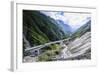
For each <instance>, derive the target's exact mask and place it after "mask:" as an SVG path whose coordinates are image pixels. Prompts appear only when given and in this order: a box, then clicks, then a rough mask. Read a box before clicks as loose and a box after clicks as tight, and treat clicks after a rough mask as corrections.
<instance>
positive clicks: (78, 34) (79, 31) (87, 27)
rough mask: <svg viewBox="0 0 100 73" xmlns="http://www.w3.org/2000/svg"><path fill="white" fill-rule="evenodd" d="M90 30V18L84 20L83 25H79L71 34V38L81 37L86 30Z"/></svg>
mask: <svg viewBox="0 0 100 73" xmlns="http://www.w3.org/2000/svg"><path fill="white" fill-rule="evenodd" d="M88 31H91V20H89V21H88V22H86V23H85V24H84V25H83V26H81V27H80V28H79V29H77V30H76V31H75V32H74V33H73V34H72V35H71V39H75V38H77V37H81V36H82V35H83V34H85V33H86V32H88Z"/></svg>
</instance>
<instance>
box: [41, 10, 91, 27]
mask: <svg viewBox="0 0 100 73" xmlns="http://www.w3.org/2000/svg"><path fill="white" fill-rule="evenodd" d="M42 13H44V14H46V15H47V16H50V17H51V18H54V19H55V20H62V21H63V22H64V23H65V24H67V23H68V25H70V26H71V27H72V28H79V27H80V26H82V25H83V24H84V23H85V22H86V21H87V18H88V17H90V14H81V13H68V12H64V13H63V14H60V13H59V12H49V11H48V12H47V11H42Z"/></svg>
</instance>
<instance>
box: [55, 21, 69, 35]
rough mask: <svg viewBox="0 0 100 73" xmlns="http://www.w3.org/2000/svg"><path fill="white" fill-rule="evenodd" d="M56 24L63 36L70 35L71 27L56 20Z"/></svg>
mask: <svg viewBox="0 0 100 73" xmlns="http://www.w3.org/2000/svg"><path fill="white" fill-rule="evenodd" d="M56 21H57V23H58V26H59V27H61V28H62V30H63V31H64V33H65V34H70V33H71V27H70V26H69V25H68V24H65V23H64V22H63V21H61V20H56Z"/></svg>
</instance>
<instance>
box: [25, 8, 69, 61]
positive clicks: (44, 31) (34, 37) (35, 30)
mask: <svg viewBox="0 0 100 73" xmlns="http://www.w3.org/2000/svg"><path fill="white" fill-rule="evenodd" d="M66 33H67V32H66ZM23 36H25V38H26V39H27V41H28V42H29V44H30V46H31V47H33V46H37V45H41V44H44V43H47V42H51V41H57V40H61V39H65V38H67V37H68V35H66V34H65V33H64V32H63V30H62V29H61V28H60V27H59V26H58V25H57V22H56V21H55V20H54V19H52V18H50V17H48V16H46V15H44V14H42V13H41V12H39V11H31V10H23ZM26 43H27V42H25V41H24V40H23V53H24V55H23V57H24V56H26V55H28V54H30V53H26V52H24V50H25V49H26V47H25V46H26ZM57 48H58V45H57V44H54V45H51V46H47V47H45V48H43V49H42V52H46V51H49V52H50V53H49V52H48V53H46V54H50V56H51V55H52V54H54V52H55V51H57ZM52 51H54V52H52ZM58 51H59V50H58ZM51 53H52V54H51ZM57 53H58V52H56V54H57ZM46 54H44V57H43V56H41V57H40V59H41V58H42V59H43V58H44V60H46V59H47V56H48V55H46Z"/></svg>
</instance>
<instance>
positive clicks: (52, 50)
mask: <svg viewBox="0 0 100 73" xmlns="http://www.w3.org/2000/svg"><path fill="white" fill-rule="evenodd" d="M60 51H61V47H60V46H59V45H58V44H54V45H51V46H49V47H48V50H46V51H45V52H44V53H43V54H41V55H40V56H39V57H38V61H51V60H52V58H54V57H55V56H57V55H58V54H59V52H60Z"/></svg>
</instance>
